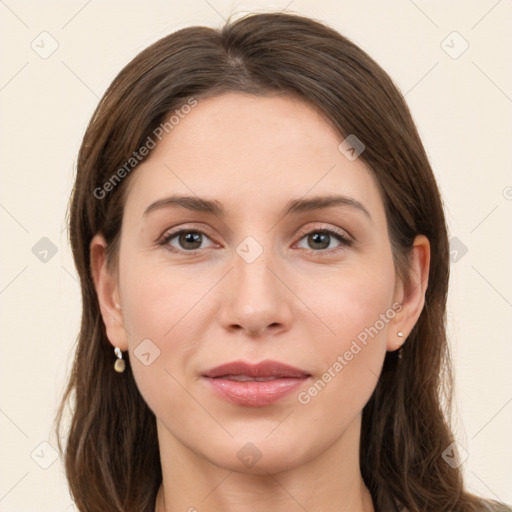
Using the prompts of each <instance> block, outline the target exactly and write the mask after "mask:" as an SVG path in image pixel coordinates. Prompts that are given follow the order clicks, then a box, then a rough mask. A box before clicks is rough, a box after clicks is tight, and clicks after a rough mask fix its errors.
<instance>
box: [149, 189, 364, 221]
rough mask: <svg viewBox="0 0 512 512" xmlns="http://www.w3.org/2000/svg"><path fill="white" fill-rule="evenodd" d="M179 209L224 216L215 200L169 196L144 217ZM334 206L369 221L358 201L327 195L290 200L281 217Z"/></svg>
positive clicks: (159, 201) (160, 200)
mask: <svg viewBox="0 0 512 512" xmlns="http://www.w3.org/2000/svg"><path fill="white" fill-rule="evenodd" d="M176 206H177V207H181V208H186V209H187V210H193V211H196V212H203V213H211V214H213V215H217V216H219V217H223V216H225V211H224V208H223V207H222V205H221V203H219V202H218V201H215V200H209V199H205V198H201V197H197V196H196V197H194V196H178V195H174V196H169V197H165V198H163V199H158V200H157V201H154V202H153V203H151V204H150V205H149V206H148V207H147V208H146V209H145V210H144V214H143V215H144V216H145V215H148V214H149V213H151V212H153V211H155V210H159V209H161V208H168V207H176ZM334 206H343V207H350V208H354V209H356V210H359V211H361V212H363V213H364V214H365V215H366V216H367V217H368V219H369V220H370V221H371V220H372V217H371V215H370V212H369V211H368V210H367V209H366V208H365V207H364V205H363V204H361V203H360V202H359V201H357V200H356V199H354V198H352V197H346V196H340V195H327V196H316V197H311V198H309V199H292V200H291V201H288V203H286V205H285V207H284V208H283V210H282V211H281V215H282V216H286V215H290V214H298V213H303V212H309V211H313V210H321V209H324V208H332V207H334Z"/></svg>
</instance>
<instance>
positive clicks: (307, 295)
mask: <svg viewBox="0 0 512 512" xmlns="http://www.w3.org/2000/svg"><path fill="white" fill-rule="evenodd" d="M341 141H342V138H340V136H339V135H338V134H337V133H336V131H335V130H334V129H333V128H332V126H331V125H330V124H329V123H328V122H327V120H326V119H325V118H324V117H322V115H320V114H319V113H318V112H317V111H316V110H315V109H314V108H312V107H311V106H309V105H308V104H306V103H304V102H303V101H301V100H299V99H295V98H291V97H290V96H286V97H285V96H277V95H275V96H265V97H256V96H250V95H245V94H238V93H225V94H222V95H220V96H216V97H213V98H208V99H203V100H201V101H199V103H198V105H197V106H196V107H195V108H193V109H192V111H191V112H190V113H189V114H188V115H187V116H186V117H185V118H184V119H183V120H181V121H180V123H179V124H178V125H177V126H175V127H174V129H173V130H172V131H171V132H170V133H169V134H168V135H166V136H165V137H164V139H163V140H162V142H161V143H160V144H159V145H157V147H156V148H155V149H154V150H152V152H151V154H150V156H149V158H148V159H147V160H146V161H145V162H144V163H143V164H141V165H140V166H139V168H138V169H137V170H136V172H134V174H133V175H132V176H131V177H130V180H131V181H130V183H129V186H130V188H129V193H128V196H127V200H126V204H125V210H124V217H123V225H122V233H121V243H120V252H119V265H118V267H117V271H116V272H113V273H109V272H108V271H107V268H106V264H105V246H106V244H105V241H104V239H103V237H102V236H101V235H100V234H98V235H96V236H95V237H94V239H93V240H92V242H91V246H90V249H91V262H92V269H93V275H94V281H95V285H96V290H97V293H98V298H99V301H100V305H101V311H102V315H103V321H104V322H105V326H106V331H107V335H108V338H109V340H110V342H111V343H112V345H113V346H116V347H120V348H121V350H122V351H123V352H125V351H127V350H128V351H129V358H130V362H131V365H132V368H133V372H134V375H135V379H136V382H137V385H138V388H139V390H140V392H141V394H142V396H143V397H144V399H145V400H146V402H147V403H148V405H149V407H150V408H151V409H152V411H153V412H154V413H155V415H156V418H157V429H158V440H159V446H160V453H161V460H162V470H163V484H162V486H161V488H160V491H159V494H158V498H157V502H156V508H155V510H156V511H157V512H162V511H166V512H178V511H187V510H188V511H189V512H193V511H195V510H197V511H199V512H203V511H205V512H206V511H215V510H223V511H226V512H230V511H235V510H236V511H237V512H248V511H251V512H255V511H263V510H273V511H274V512H292V511H293V512H294V511H301V512H302V511H303V510H308V511H309V512H313V511H322V512H331V511H332V512H334V511H336V512H340V511H351V512H361V511H364V512H370V511H373V510H374V507H373V504H372V500H371V496H370V494H369V492H368V489H367V488H366V486H365V484H364V482H363V480H362V478H361V473H360V468H359V440H360V430H361V414H362V409H363V407H364V405H365V404H366V403H367V401H368V400H369V398H370V396H371V394H372V392H373V390H374V389H375V386H376V384H377V380H378V376H379V374H380V371H381V367H382V363H383V360H384V357H385V354H386V351H392V350H396V349H398V348H399V347H400V346H401V344H402V343H403V342H404V340H405V339H406V338H407V335H408V333H409V332H410V331H411V330H412V328H413V327H414V324H415V323H416V321H417V320H418V317H419V315H420V313H421V310H422V308H423V305H424V298H425V291H426V288H427V278H428V268H429V259H430V247H429V243H428V240H427V239H426V238H425V237H424V236H418V237H417V238H416V240H415V241H414V247H413V251H412V259H411V275H412V280H411V283H412V284H411V285H410V286H409V287H408V288H406V287H405V285H404V283H402V282H401V281H400V279H399V278H398V276H397V274H396V272H395V269H394V265H393V259H392V253H391V246H390V241H389V238H388V232H387V224H386V217H385V213H384V205H383V202H382V199H381V197H380V195H379V192H378V188H377V185H376V183H375V181H374V178H373V176H372V174H371V172H370V170H369V168H368V167H367V166H366V164H365V163H364V162H363V161H362V160H361V159H360V158H358V159H356V160H354V161H350V160H348V159H347V158H346V157H345V156H344V154H342V153H341V152H340V151H339V150H338V146H339V144H340V142H341ZM333 191H335V192H336V193H338V194H343V195H346V196H350V197H352V198H354V199H356V200H357V201H359V202H360V203H362V204H363V205H364V206H365V208H366V209H367V210H368V212H369V213H370V215H371V219H369V218H368V217H367V216H366V215H365V214H364V213H363V212H361V211H360V210H358V209H356V208H353V207H349V206H341V207H340V206H334V207H330V208H327V209H322V210H315V211H307V212H303V213H299V214H290V215H288V216H286V217H283V215H282V214H281V210H282V208H283V206H284V205H285V203H286V202H287V201H289V200H290V199H296V198H303V197H304V198H309V197H311V196H313V195H314V196H317V195H325V194H332V193H333ZM171 194H180V195H192V196H199V197H202V198H208V199H213V200H217V201H218V202H219V203H220V204H222V205H223V207H224V208H225V210H226V214H225V216H224V217H220V216H218V215H214V214H211V213H204V212H195V211H191V210H187V209H185V208H180V207H166V208H162V209H159V210H155V211H153V212H152V213H150V214H148V215H146V216H144V215H143V213H144V211H145V209H146V208H147V207H148V205H149V204H151V203H152V202H153V201H155V200H158V199H162V198H165V197H167V196H169V195H171ZM171 228H174V229H189V230H190V231H194V229H204V230H206V231H207V235H206V236H202V238H199V242H198V243H197V244H196V245H195V246H194V247H199V249H198V250H197V252H196V254H191V253H190V251H191V249H192V245H193V244H190V243H189V245H187V243H186V241H184V240H183V239H182V240H181V244H180V238H179V237H174V238H173V239H172V240H170V241H169V242H168V243H167V244H166V245H158V240H159V238H160V237H162V236H163V235H164V234H166V233H169V232H170V231H171ZM322 228H324V229H325V228H332V229H335V230H336V229H337V230H338V231H340V232H341V233H343V234H345V235H347V236H348V235H350V236H351V237H352V239H353V240H354V242H353V244H352V245H351V246H346V245H344V244H343V243H342V242H340V241H338V240H337V239H336V238H335V237H330V238H327V241H326V243H325V244H324V245H322V244H321V243H319V242H318V241H317V242H316V243H315V240H313V241H311V237H308V233H311V232H312V231H313V232H315V233H316V232H317V231H318V230H321V229H322ZM199 236H200V237H201V235H199ZM247 236H251V237H253V238H254V239H255V240H256V241H257V243H258V244H259V245H260V247H261V248H262V250H263V252H262V253H261V254H260V255H259V257H257V258H256V259H255V261H253V262H251V263H248V262H247V261H246V260H244V259H243V258H242V257H241V256H240V255H239V254H238V253H237V251H236V249H237V247H238V246H239V245H240V243H241V242H242V241H243V240H244V239H245V238H246V237H247ZM172 248H174V249H175V250H176V251H178V252H174V253H173V252H171V251H170V250H169V249H172ZM180 250H181V253H180V252H179V251H180ZM187 250H188V251H189V252H188V253H187V252H186V251H187ZM251 250H253V249H251ZM394 303H399V304H402V308H401V310H400V311H399V312H398V313H396V314H395V315H394V317H393V318H392V319H390V320H389V321H388V322H387V323H385V325H384V327H383V328H382V329H380V330H379V332H378V334H377V335H375V336H374V337H373V338H369V341H368V343H367V345H366V346H364V347H363V348H362V350H361V351H360V352H358V353H357V355H355V356H354V357H353V358H352V359H351V360H350V361H349V362H348V364H346V366H344V367H343V369H342V371H339V372H338V373H336V374H335V375H336V376H335V377H333V378H332V379H331V381H330V382H329V383H328V384H327V385H326V386H325V387H324V388H323V389H322V390H321V391H320V392H318V393H317V394H316V396H314V397H311V400H310V401H309V402H308V403H307V404H303V403H300V402H299V400H298V398H297V393H296V392H293V393H291V394H289V395H288V396H286V397H285V398H284V399H282V400H281V401H279V402H277V403H275V404H272V405H269V406H265V407H254V408H249V407H243V406H240V405H235V404H232V403H229V402H227V401H225V400H223V399H222V398H219V397H218V396H217V395H215V394H213V393H212V391H211V390H210V388H209V386H207V385H206V384H205V382H204V381H203V379H201V377H200V374H201V372H203V371H205V370H208V369H210V368H213V367H215V366H217V365H219V364H222V363H225V362H229V361H234V360H239V359H243V360H246V361H251V362H259V361H262V360H264V359H273V360H277V361H281V362H284V363H287V364H289V365H292V366H295V367H298V368H301V369H303V370H306V371H307V372H308V373H310V374H311V375H312V377H311V378H310V379H309V381H308V382H306V383H305V384H304V385H303V387H301V389H300V390H299V391H304V390H308V389H309V388H310V386H311V385H312V384H313V383H314V382H316V381H317V380H318V379H321V377H322V375H323V374H324V373H325V372H326V371H327V369H328V368H329V367H332V366H333V364H334V363H335V362H336V360H337V357H338V356H339V355H343V354H344V353H345V352H346V351H347V350H349V349H350V347H351V343H352V342H353V340H355V339H356V337H357V336H358V334H360V333H361V332H362V331H364V329H365V328H367V327H370V326H373V325H375V323H376V320H378V319H379V315H381V314H383V313H386V312H387V311H390V310H392V305H393V304H394ZM398 331H402V332H403V333H404V336H403V337H399V336H397V332H398ZM144 339H150V340H151V343H153V344H154V346H156V347H158V350H160V355H159V357H157V358H156V359H155V360H154V361H153V362H152V363H151V364H149V365H148V366H146V365H144V364H143V363H141V361H140V360H139V359H137V357H136V356H135V353H134V351H135V350H136V349H137V347H138V346H139V344H140V343H141V342H142V340H144ZM146 343H147V342H146ZM149 346H153V345H149ZM152 350H154V349H152ZM124 357H125V358H126V357H127V354H126V353H125V355H124ZM113 371H114V370H113ZM120 378H121V379H122V376H120ZM246 443H252V445H254V446H255V447H257V450H258V451H259V453H260V454H261V458H260V459H259V460H258V461H257V463H256V464H254V465H252V466H251V467H248V466H247V465H246V464H245V463H244V461H243V460H241V458H239V457H238V456H237V453H238V452H239V450H240V449H241V448H242V447H244V445H246ZM250 449H251V450H254V451H255V449H254V448H250ZM363 449H364V447H363Z"/></svg>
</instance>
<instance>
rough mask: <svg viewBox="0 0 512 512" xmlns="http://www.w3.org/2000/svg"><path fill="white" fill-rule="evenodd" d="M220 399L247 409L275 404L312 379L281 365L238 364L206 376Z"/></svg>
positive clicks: (301, 371) (221, 366)
mask: <svg viewBox="0 0 512 512" xmlns="http://www.w3.org/2000/svg"><path fill="white" fill-rule="evenodd" d="M202 377H203V378H204V379H205V380H206V381H207V382H208V384H209V385H210V388H211V389H212V391H214V392H215V393H216V395H217V396H219V397H220V398H223V399H225V400H227V401H229V402H231V403H234V404H236V405H241V406H247V407H263V406H266V405H270V404H273V403H275V402H277V401H279V400H281V399H282V398H284V397H285V396H286V395H288V394H289V393H291V392H292V391H294V390H296V389H297V388H298V387H300V386H301V385H302V384H304V382H305V381H306V380H307V379H309V378H310V377H311V374H309V373H308V372H307V371H305V370H301V369H300V368H295V367H293V366H289V365H286V364H284V363H280V362H278V361H270V360H266V361H262V362H261V363H258V364H251V363H246V362H245V361H234V362H231V363H226V364H223V365H220V366H217V367H215V368H212V369H211V370H208V371H207V372H205V373H203V374H202Z"/></svg>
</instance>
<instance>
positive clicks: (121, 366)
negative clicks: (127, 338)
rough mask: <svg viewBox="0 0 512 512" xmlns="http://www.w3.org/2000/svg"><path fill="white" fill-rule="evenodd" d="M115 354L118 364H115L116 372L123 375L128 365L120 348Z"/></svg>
mask: <svg viewBox="0 0 512 512" xmlns="http://www.w3.org/2000/svg"><path fill="white" fill-rule="evenodd" d="M114 353H115V354H116V356H117V359H116V362H115V363H114V370H115V371H116V372H118V373H123V372H124V369H125V368H126V363H125V362H124V360H123V353H122V352H121V349H120V348H119V347H116V348H115V349H114Z"/></svg>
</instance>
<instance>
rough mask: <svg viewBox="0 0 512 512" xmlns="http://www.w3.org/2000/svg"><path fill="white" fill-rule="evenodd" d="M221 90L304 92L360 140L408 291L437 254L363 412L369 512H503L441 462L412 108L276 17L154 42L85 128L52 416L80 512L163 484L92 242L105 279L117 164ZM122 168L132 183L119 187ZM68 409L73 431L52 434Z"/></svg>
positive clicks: (433, 294) (438, 366)
mask: <svg viewBox="0 0 512 512" xmlns="http://www.w3.org/2000/svg"><path fill="white" fill-rule="evenodd" d="M226 91H237V92H244V93H250V94H259V95H264V94H270V93H275V92H278V93H283V94H287V95H291V94H293V95H298V96H299V97H300V98H302V99H303V100H304V101H307V102H308V103H309V104H311V105H313V106H315V107H316V108H318V109H320V111H322V112H323V113H324V114H325V116H326V118H327V119H328V120H329V121H330V122H331V123H332V125H333V126H334V127H335V128H336V129H337V130H338V131H339V134H340V136H341V137H342V138H345V137H346V136H348V135H349V134H355V135H356V136H357V138H358V139H359V140H360V141H362V142H363V144H364V145H365V150H364V152H363V153H362V154H361V155H360V158H362V159H363V160H364V161H365V163H366V164H367V165H368V166H369V167H370V169H371V170H372V172H373V174H374V176H375V178H376V181H377V182H378V185H379V187H380V191H381V194H382V198H383V201H384V206H385V211H386V217H387V222H388V226H389V237H390V241H391V244H392V249H393V257H394V261H395V266H396V270H397V272H398V275H399V276H400V277H401V278H402V279H404V280H405V281H407V276H408V255H409V253H410V250H411V247H412V242H413V240H414V238H415V236H416V235H418V234H423V235H425V236H426V237H427V238H428V239H429V241H430V246H431V264H430V273H429V285H428V288H427V291H426V297H425V307H424V309H423V311H422V313H421V316H420V317H419V320H418V322H417V324H416V325H415V327H414V329H413V331H412V332H411V333H410V336H409V338H408V340H407V343H406V344H405V345H404V347H403V349H402V358H401V359H400V360H398V359H397V354H396V352H391V353H389V352H388V353H387V354H386V358H385V361H384V367H383V371H382V374H381V376H380V379H379V382H378V384H377V387H376V389H375V392H374V393H373V395H372V397H371V398H370V400H369V402H368V403H367V405H366V406H365V407H364V410H363V417H362V432H361V450H360V466H361V472H362V476H363V479H364V481H365V483H366V485H367V487H368V488H369V490H370V492H371V495H372V498H373V502H374V505H375V508H376V510H377V511H381V512H382V511H385V512H388V511H393V510H400V507H402V506H403V507H406V508H407V509H408V510H409V511H432V512H443V511H446V512H448V511H464V512H470V511H483V510H489V508H488V505H490V504H492V505H493V506H494V507H495V509H496V510H499V508H497V507H498V506H499V504H498V503H495V502H490V501H486V500H484V499H481V498H478V497H476V496H473V495H471V494H469V493H468V492H466V491H465V490H464V486H463V481H462V475H461V469H460V467H455V468H454V467H451V465H449V464H447V462H446V461H445V460H444V459H443V457H442V454H443V451H444V450H445V449H447V448H448V447H449V445H450V444H451V443H452V442H453V441H454V437H453V435H452V432H451V430H450V426H449V412H450V400H451V396H452V379H453V378H452V371H451V367H450V358H449V352H448V345H447V340H446V334H445V311H446V297H447V287H448V277H449V248H448V235H447V228H446V224H445V218H444V213H443V206H442V201H441V197H440V193H439V190H438V186H437V183H436V180H435V178H434V175H433V172H432V169H431V167H430V164H429V161H428V158H427V156H426V154H425V150H424V148H423V146H422V143H421V141H420V137H419V135H418V132H417V129H416V127H415V124H414V122H413V120H412V118H411V115H410V112H409V109H408V107H407V105H406V103H405V101H404V99H403V97H402V95H401V94H400V92H399V91H398V90H397V88H396V86H395V85H394V84H393V82H392V80H391V79H390V77H389V76H388V75H387V74H386V72H385V71H383V69H382V68H381V67H380V66H379V65H378V64H377V63H376V62H375V61H373V60H372V59H371V58H370V57H369V56H368V55H367V54H366V53H365V52H364V51H363V50H362V49H360V48H359V47H358V46H356V45H355V44H354V43H352V42H351V41H349V40H348V39H347V38H345V37H343V36H342V35H340V34H339V33H338V32H336V31H334V30H333V29H331V28H329V27H328V26H326V25H325V24H322V23H319V22H317V21H315V20H313V19H311V18H306V17H302V16H298V15H294V14H285V13H266V14H253V15H248V16H245V17H243V18H240V19H238V20H236V21H231V20H230V21H229V22H228V23H226V25H225V26H223V27H222V28H220V29H219V30H215V29H212V28H207V27H189V28H184V29H181V30H179V31H177V32H175V33H173V34H170V35H168V36H166V37H164V38H163V39H161V40H159V41H157V42H156V43H154V44H153V45H151V46H150V47H148V48H147V49H145V50H144V51H143V52H141V53H140V54H139V55H137V56H136V57H135V58H134V59H133V60H132V61H131V62H130V63H129V64H128V65H127V66H126V67H125V68H124V69H123V70H122V71H121V72H120V73H119V75H118V76H117V77H116V78H115V80H114V81H113V83H112V84H111V86H110V87H109V88H108V90H107V91H106V93H105V95H104V96H103V98H102V99H101V101H100V103H99V105H98V107H97V108H96V111H95V112H94V115H93V116H92V119H91V121H90V123H89V126H88V127H87V131H86V133H85V136H84V139H83V142H82V145H81V148H80V151H79V155H78V162H77V175H76V181H75V184H74V188H73V192H72V196H71V199H70V205H69V214H70V218H69V236H70V241H71V246H72V250H73V257H74V260H75V264H76V267H77V271H78V274H79V277H80V283H81V290H82V300H83V314H82V323H81V328H80V333H79V336H78V340H77V348H76V355H75V360H74V364H73V369H72V373H71V377H70V380H69V383H68V386H67V389H66V392H65V395H64V397H63V400H62V403H61V406H60V409H59V413H58V416H57V432H58V435H59V436H60V438H59V448H60V449H61V451H62V452H63V454H64V457H65V468H66V473H67V478H68V481H69V486H70V491H71V493H72V496H73V498H74V500H75V502H76V505H77V507H78V509H79V510H81V511H84V512H85V511H87V512H104V511H105V510H109V511H116V512H153V511H154V506H155V498H156V493H157V490H158V487H159V486H160V483H161V479H162V474H161V467H160V458H159V449H158V442H157V434H156V423H155V417H154V414H153V413H152V411H151V410H150V409H149V408H148V406H147V405H146V403H145V402H144V400H143V399H142V397H141V395H140V393H139V391H138V389H137V386H136V384H135V381H134V378H133V374H132V371H131V368H130V364H129V360H128V361H127V369H126V371H125V373H124V374H123V377H122V378H119V375H118V374H115V372H114V371H113V361H114V355H113V350H112V346H111V344H110V343H109V341H108V339H107V336H106V332H105V327H104V324H103V321H102V317H101V315H100V309H99V303H98V299H97V295H96V292H95V288H94V285H93V280H92V276H91V271H90V260H89V244H90V242H91V239H92V237H93V236H94V235H95V234H96V233H101V234H103V236H104V237H105V239H106V242H107V244H108V248H107V260H108V264H109V268H111V269H115V268H116V262H117V256H118V248H119V237H120V232H121V222H122V216H123V207H124V201H125V197H126V190H127V184H128V183H129V182H130V177H131V175H132V174H133V172H135V168H136V166H134V169H128V170H127V169H126V162H128V161H130V158H132V157H133V154H134V153H136V152H137V151H138V150H139V148H141V147H142V146H143V145H145V144H147V141H148V137H153V138H154V135H152V134H154V133H155V130H156V129H158V126H159V125H160V124H161V123H162V122H165V119H166V118H167V116H169V115H170V114H171V113H172V112H174V111H175V110H176V109H179V108H180V107H182V106H183V105H184V104H186V103H187V101H190V99H191V98H195V99H196V100H197V99H200V98H202V97H205V96H212V95H216V94H219V93H221V92H226ZM340 140H341V139H340ZM123 166H125V173H123V176H124V175H126V177H124V179H122V180H117V181H116V182H115V183H114V182H113V181H112V180H113V176H114V175H115V174H116V173H117V172H118V170H119V169H120V168H122V167H123ZM117 176H118V177H119V176H120V175H119V173H118V174H117ZM107 182H109V183H111V185H112V186H109V187H106V186H105V184H106V183H107ZM442 403H444V409H443V407H442V405H441V404H442ZM66 404H69V405H71V411H72V412H71V421H70V428H69V432H61V430H62V424H63V422H64V420H63V418H64V411H65V406H66ZM65 437H66V438H67V444H66V447H65V450H63V448H62V444H63V440H64V438H65ZM503 510H508V509H507V508H504V509H503Z"/></svg>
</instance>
